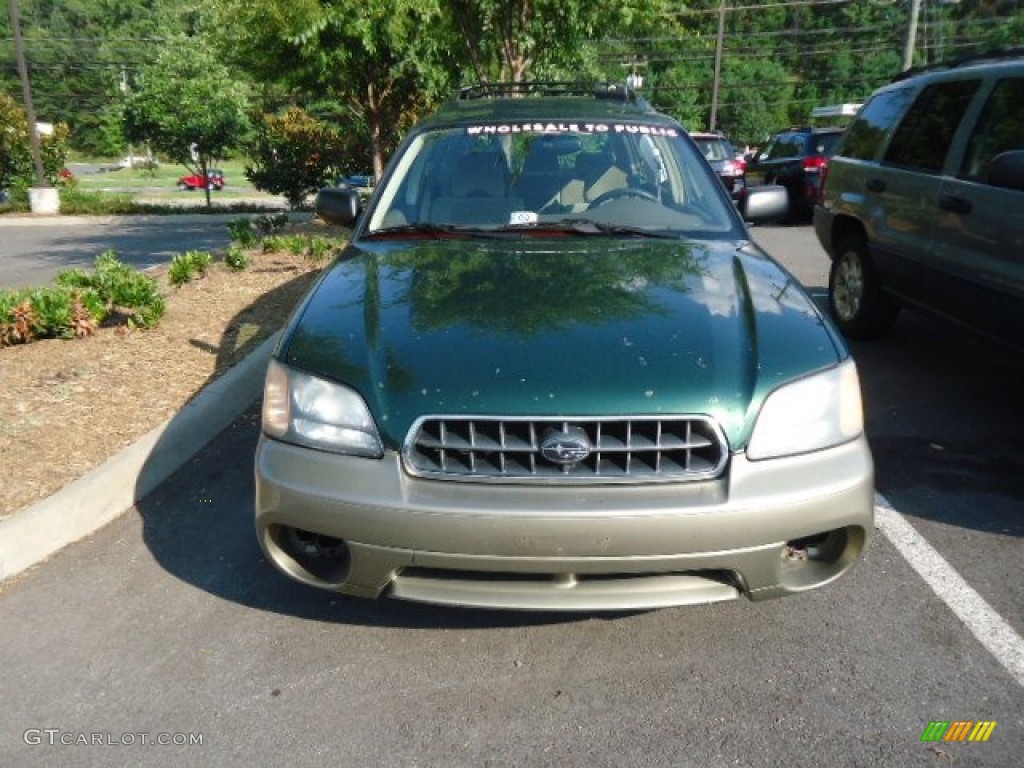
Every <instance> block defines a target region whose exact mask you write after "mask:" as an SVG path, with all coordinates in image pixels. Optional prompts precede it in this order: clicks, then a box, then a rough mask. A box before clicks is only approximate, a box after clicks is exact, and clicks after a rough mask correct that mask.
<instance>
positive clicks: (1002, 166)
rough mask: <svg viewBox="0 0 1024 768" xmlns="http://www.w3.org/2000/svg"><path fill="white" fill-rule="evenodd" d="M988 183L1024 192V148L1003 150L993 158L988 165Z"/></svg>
mask: <svg viewBox="0 0 1024 768" xmlns="http://www.w3.org/2000/svg"><path fill="white" fill-rule="evenodd" d="M988 183H989V184H990V185H991V186H993V187H1004V188H1006V189H1016V190H1018V191H1022V192H1024V150H1021V149H1014V150H1011V151H1010V152H1002V153H1000V154H998V155H996V156H995V157H994V158H993V159H992V164H991V165H990V166H989V167H988Z"/></svg>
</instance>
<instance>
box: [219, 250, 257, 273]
mask: <svg viewBox="0 0 1024 768" xmlns="http://www.w3.org/2000/svg"><path fill="white" fill-rule="evenodd" d="M224 263H225V264H227V265H228V267H229V268H230V269H231V270H232V271H233V272H241V271H242V270H243V269H248V268H249V265H250V264H251V263H252V259H250V258H249V254H248V253H246V251H245V249H244V248H242V247H241V246H240V245H238V244H237V243H232V244H231V245H229V246H228V252H227V253H226V254H224Z"/></svg>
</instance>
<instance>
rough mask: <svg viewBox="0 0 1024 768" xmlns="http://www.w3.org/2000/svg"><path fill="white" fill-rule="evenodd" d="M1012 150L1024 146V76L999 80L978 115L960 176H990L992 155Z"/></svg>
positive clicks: (980, 178) (978, 177) (971, 178)
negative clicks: (989, 169)
mask: <svg viewBox="0 0 1024 768" xmlns="http://www.w3.org/2000/svg"><path fill="white" fill-rule="evenodd" d="M1012 149H1024V78H1021V77H1015V78H1007V79H1006V80H1000V81H999V82H998V83H996V86H995V88H994V89H993V90H992V94H991V95H990V96H989V98H988V101H987V102H986V103H985V108H984V110H983V111H982V113H981V117H979V118H978V125H977V126H976V127H975V129H974V134H973V135H972V136H971V139H970V143H969V144H968V145H967V152H966V154H965V155H964V162H963V166H962V167H961V169H960V175H961V176H962V177H963V178H965V179H969V180H971V181H981V182H984V181H986V180H987V179H988V168H989V165H990V164H991V163H992V158H994V157H995V156H996V155H998V154H1000V153H1002V152H1007V151H1009V150H1012Z"/></svg>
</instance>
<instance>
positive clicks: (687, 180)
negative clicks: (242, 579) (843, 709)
mask: <svg viewBox="0 0 1024 768" xmlns="http://www.w3.org/2000/svg"><path fill="white" fill-rule="evenodd" d="M510 91H514V93H510ZM785 206H786V202H785V191H784V190H782V189H781V188H765V189H761V190H752V191H750V192H749V193H748V194H747V196H746V197H745V198H744V200H743V201H741V205H740V208H741V209H742V211H743V213H744V215H745V216H746V218H747V219H748V220H750V221H756V220H758V219H763V218H772V217H777V216H779V215H781V214H783V213H784V212H785ZM318 208H319V211H320V212H321V215H322V216H324V217H325V218H328V219H330V220H333V221H336V222H341V223H347V224H350V225H352V226H353V233H352V238H351V241H350V243H349V245H348V246H347V247H346V248H345V249H344V250H343V251H342V252H341V253H340V254H339V255H338V257H337V259H336V260H335V261H334V263H333V264H332V265H331V267H330V268H329V269H327V270H326V272H325V274H324V275H323V276H322V278H321V279H320V280H319V281H318V283H317V284H316V285H315V287H314V288H313V289H312V290H311V291H310V293H309V294H308V295H307V296H306V297H305V299H304V300H303V302H302V303H301V304H300V306H299V307H298V308H297V310H296V311H295V313H294V315H293V316H292V318H291V320H290V321H289V323H288V325H287V327H286V328H285V330H284V332H283V334H282V337H281V339H280V342H279V344H278V347H277V349H276V352H275V354H274V358H273V360H272V361H271V363H270V366H269V370H268V372H267V381H266V390H265V395H264V401H263V429H262V438H261V440H260V443H259V447H258V450H257V454H256V527H257V533H258V537H259V541H260V544H261V546H262V547H263V550H264V551H265V553H266V554H267V556H268V558H269V559H270V560H271V562H273V563H274V564H275V565H276V566H277V567H278V568H280V569H281V570H282V571H284V572H285V573H286V574H288V575H289V576H292V577H294V578H296V579H298V580H300V581H302V582H305V583H307V584H311V585H314V586H317V587H322V588H325V589H329V590H336V591H338V592H341V593H345V594H348V595H357V596H363V597H377V596H381V595H387V596H391V597H395V598H402V599H407V600H417V601H424V602H429V603H440V604H452V605H467V606H478V607H491V608H514V609H528V610H585V611H592V610H620V609H646V608H655V607H662V606H671V605H684V604H695V603H706V602H714V601H720V600H729V599H733V598H736V597H737V596H739V595H741V594H743V595H746V596H747V597H749V598H752V599H757V600H759V599H764V598H770V597H779V596H783V595H789V594H793V593H796V592H801V591H804V590H808V589H811V588H814V587H817V586H821V585H823V584H826V583H828V582H831V581H833V580H834V579H836V578H837V577H839V576H840V575H841V574H842V573H844V572H845V571H846V570H847V569H849V568H850V567H851V566H852V565H853V563H854V562H855V561H856V560H857V558H858V556H859V555H860V554H861V552H862V551H863V549H864V547H865V545H866V543H867V541H868V538H869V535H870V533H871V530H872V520H873V468H872V461H871V455H870V453H869V450H868V445H867V442H866V440H865V437H864V433H863V419H862V414H861V400H860V388H859V384H858V379H857V373H856V369H855V367H854V364H853V361H852V360H851V359H850V355H849V353H848V351H847V349H846V347H845V345H844V342H843V340H842V338H841V336H840V335H839V334H838V333H837V331H836V330H835V328H834V327H833V326H832V325H831V323H830V321H828V320H827V319H826V318H825V317H823V316H822V314H821V313H820V312H819V311H818V309H817V308H816V307H815V305H814V304H813V303H812V302H811V301H810V299H809V298H808V297H807V295H806V294H805V293H804V291H803V290H802V289H801V287H800V286H799V284H798V283H797V281H796V280H795V279H794V278H793V276H792V275H790V274H789V273H788V272H786V271H785V270H784V269H783V268H782V267H781V266H779V265H778V264H777V263H775V262H774V261H773V260H772V259H771V258H770V257H769V256H768V255H767V254H765V253H764V252H763V251H762V250H761V249H760V248H758V247H757V246H756V245H755V244H754V243H753V242H751V239H750V236H749V234H748V233H747V230H746V228H745V225H744V220H743V217H742V216H741V214H740V211H739V210H738V209H737V207H736V206H734V205H733V203H732V201H731V200H730V198H729V196H728V194H727V193H726V192H725V191H724V189H723V188H722V185H721V184H720V183H719V181H718V179H717V178H716V177H715V175H714V173H713V171H712V170H711V168H710V166H708V164H707V162H706V161H705V159H704V157H703V155H702V154H701V153H700V151H699V150H698V149H697V147H696V145H695V144H694V143H693V141H691V140H690V138H689V137H688V136H687V133H686V131H685V130H684V129H683V128H682V127H681V126H680V125H679V124H678V123H677V122H675V121H674V120H672V119H670V118H668V117H666V116H664V115H661V114H659V113H657V112H655V111H654V110H653V109H651V107H650V106H648V105H647V104H646V102H644V101H643V100H642V99H640V98H638V97H636V96H635V95H634V94H633V93H632V92H630V91H628V90H626V89H624V88H621V87H606V88H600V89H596V90H593V91H589V90H588V91H582V90H579V89H575V88H572V87H568V86H565V85H555V84H546V85H538V84H534V85H529V86H523V85H519V86H515V87H511V86H500V85H490V86H478V87H475V88H470V89H466V90H464V91H462V92H461V93H460V94H459V96H458V97H457V98H456V99H454V100H453V101H452V102H451V103H450V104H449V105H448V106H446V107H445V108H443V109H442V110H441V111H440V112H438V113H437V114H435V115H434V116H432V117H431V118H429V119H427V120H425V121H423V122H422V123H420V124H419V125H418V126H417V127H416V128H415V129H414V130H413V131H411V132H410V134H409V135H408V137H407V138H406V140H405V141H404V143H403V144H402V146H401V147H400V148H399V150H398V151H397V153H396V154H395V156H394V157H393V159H392V160H391V162H390V164H389V167H388V168H387V170H386V172H385V174H384V175H383V177H382V178H381V180H380V183H379V184H378V185H377V187H376V190H375V191H374V194H373V196H372V197H371V198H370V200H369V201H368V202H367V203H366V205H365V208H362V206H361V203H360V201H359V197H358V195H357V193H356V191H355V190H352V189H346V188H340V189H332V190H325V191H324V192H322V193H321V197H320V200H319V203H318Z"/></svg>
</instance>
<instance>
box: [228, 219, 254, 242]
mask: <svg viewBox="0 0 1024 768" xmlns="http://www.w3.org/2000/svg"><path fill="white" fill-rule="evenodd" d="M228 231H229V232H230V233H231V242H233V243H238V244H239V245H240V246H242V247H243V248H251V247H252V246H254V245H256V241H257V240H258V239H259V238H258V237H257V235H256V230H254V229H253V226H252V222H251V221H250V220H249V219H235V220H234V221H232V222H231V223H230V224H228Z"/></svg>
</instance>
